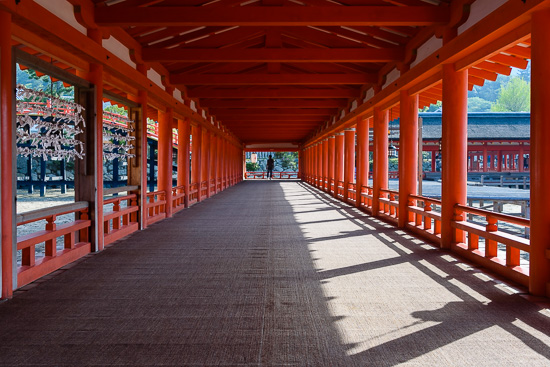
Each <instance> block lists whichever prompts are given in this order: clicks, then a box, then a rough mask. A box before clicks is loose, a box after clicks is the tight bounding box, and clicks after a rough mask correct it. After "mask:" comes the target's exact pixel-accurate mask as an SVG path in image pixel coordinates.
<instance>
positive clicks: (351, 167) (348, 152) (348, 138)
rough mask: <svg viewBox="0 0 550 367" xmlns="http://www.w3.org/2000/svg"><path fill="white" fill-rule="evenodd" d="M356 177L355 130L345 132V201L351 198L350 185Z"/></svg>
mask: <svg viewBox="0 0 550 367" xmlns="http://www.w3.org/2000/svg"><path fill="white" fill-rule="evenodd" d="M354 175H355V129H346V131H345V132H344V201H348V198H349V191H348V190H349V184H350V183H353V181H354V179H353V176H354Z"/></svg>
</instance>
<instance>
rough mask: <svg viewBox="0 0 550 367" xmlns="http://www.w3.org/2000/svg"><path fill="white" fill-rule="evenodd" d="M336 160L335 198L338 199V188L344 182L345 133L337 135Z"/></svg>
mask: <svg viewBox="0 0 550 367" xmlns="http://www.w3.org/2000/svg"><path fill="white" fill-rule="evenodd" d="M335 144H336V160H335V180H334V197H335V198H338V186H339V185H340V181H343V180H344V133H337V134H336V143H335Z"/></svg>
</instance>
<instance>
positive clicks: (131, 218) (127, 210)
mask: <svg viewBox="0 0 550 367" xmlns="http://www.w3.org/2000/svg"><path fill="white" fill-rule="evenodd" d="M122 201H126V207H124V208H121V206H120V203H121V202H122ZM109 204H113V207H112V209H111V210H110V211H108V212H105V213H104V215H103V234H104V244H105V246H106V245H108V244H110V243H112V242H114V241H116V240H118V239H120V238H122V237H125V236H127V235H129V234H130V233H133V232H135V231H137V230H138V228H139V225H138V215H137V213H138V211H139V206H138V205H137V195H136V194H129V195H126V196H115V197H113V198H111V199H108V200H105V201H104V202H103V205H104V206H105V205H109Z"/></svg>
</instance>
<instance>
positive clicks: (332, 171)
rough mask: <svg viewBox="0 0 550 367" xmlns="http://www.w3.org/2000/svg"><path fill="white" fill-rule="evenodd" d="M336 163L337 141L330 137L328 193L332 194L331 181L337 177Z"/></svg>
mask: <svg viewBox="0 0 550 367" xmlns="http://www.w3.org/2000/svg"><path fill="white" fill-rule="evenodd" d="M335 163H336V139H335V136H334V135H332V136H329V138H328V192H329V193H330V192H331V189H332V188H331V184H330V183H331V181H332V180H334V177H335V172H336V170H335V166H334V165H335Z"/></svg>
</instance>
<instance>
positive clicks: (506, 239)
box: [451, 204, 531, 286]
mask: <svg viewBox="0 0 550 367" xmlns="http://www.w3.org/2000/svg"><path fill="white" fill-rule="evenodd" d="M454 210H455V216H454V218H453V222H452V223H451V225H452V227H453V228H455V229H456V230H457V231H465V232H467V233H468V236H467V237H468V240H467V244H465V243H455V244H454V250H456V251H457V252H458V253H460V254H461V255H463V256H465V257H467V258H469V259H470V260H472V261H475V262H476V263H479V264H481V265H483V266H486V267H488V268H490V269H491V270H493V271H495V272H497V273H499V274H501V275H503V276H506V277H508V278H510V279H512V280H514V281H516V282H518V283H520V284H522V285H524V286H528V284H529V270H528V269H524V268H522V267H521V266H520V251H524V252H526V253H528V254H530V252H531V247H530V241H529V239H526V238H523V237H520V236H517V235H515V234H511V233H508V232H504V231H500V230H499V228H498V222H504V223H508V224H511V225H514V226H519V227H521V228H522V229H523V230H525V228H529V227H530V221H529V219H525V218H520V217H515V216H512V215H507V214H501V213H495V212H491V211H488V210H484V209H478V208H472V207H469V206H466V205H460V204H456V205H455V206H454ZM466 214H472V215H475V216H478V217H482V218H484V220H485V222H486V224H485V226H482V225H479V224H476V223H473V222H471V221H467V220H465V218H466ZM480 237H482V238H484V240H485V241H484V242H485V248H484V249H483V251H481V250H480V248H479V247H480V246H479V238H480ZM457 238H462V236H461V234H460V232H459V233H458V236H457ZM498 244H502V247H503V248H504V250H502V251H499V249H498Z"/></svg>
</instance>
